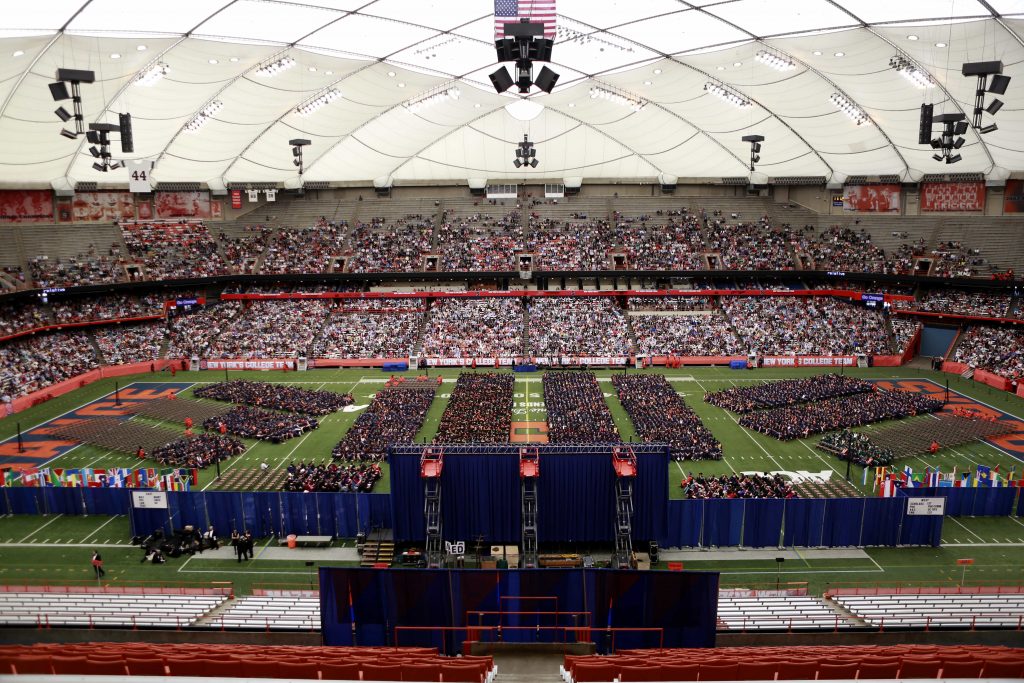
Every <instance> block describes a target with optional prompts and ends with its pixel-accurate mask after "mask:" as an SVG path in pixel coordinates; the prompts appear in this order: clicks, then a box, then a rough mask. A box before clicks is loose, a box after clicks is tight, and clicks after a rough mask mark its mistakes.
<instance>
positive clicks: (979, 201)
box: [921, 182, 985, 211]
mask: <svg viewBox="0 0 1024 683" xmlns="http://www.w3.org/2000/svg"><path fill="white" fill-rule="evenodd" d="M984 209H985V183H983V182H971V183H924V184H923V185H921V211H983V210H984Z"/></svg>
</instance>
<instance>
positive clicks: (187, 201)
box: [140, 192, 219, 218]
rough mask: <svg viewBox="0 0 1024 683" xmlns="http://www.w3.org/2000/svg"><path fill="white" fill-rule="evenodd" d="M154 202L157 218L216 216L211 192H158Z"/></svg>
mask: <svg viewBox="0 0 1024 683" xmlns="http://www.w3.org/2000/svg"><path fill="white" fill-rule="evenodd" d="M153 203H154V204H155V205H156V217H157V218H213V217H214V216H213V209H212V208H211V206H210V193H209V192H157V193H156V194H155V195H154V199H153ZM218 213H219V211H218ZM140 218H141V216H140Z"/></svg>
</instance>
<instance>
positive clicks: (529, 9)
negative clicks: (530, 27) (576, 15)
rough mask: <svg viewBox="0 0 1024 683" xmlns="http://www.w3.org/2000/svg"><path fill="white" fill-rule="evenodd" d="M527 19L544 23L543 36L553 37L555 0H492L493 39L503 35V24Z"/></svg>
mask: <svg viewBox="0 0 1024 683" xmlns="http://www.w3.org/2000/svg"><path fill="white" fill-rule="evenodd" d="M520 19H529V20H530V22H531V23H535V24H544V37H545V38H549V39H551V40H554V39H555V0H494V39H495V40H501V39H502V38H504V37H505V24H515V23H518V22H519V20H520Z"/></svg>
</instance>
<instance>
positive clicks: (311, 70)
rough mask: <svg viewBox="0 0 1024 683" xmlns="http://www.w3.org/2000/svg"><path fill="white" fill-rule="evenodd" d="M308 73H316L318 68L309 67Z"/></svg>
mask: <svg viewBox="0 0 1024 683" xmlns="http://www.w3.org/2000/svg"><path fill="white" fill-rule="evenodd" d="M307 71H309V72H310V73H316V67H315V66H311V67H309V69H307Z"/></svg>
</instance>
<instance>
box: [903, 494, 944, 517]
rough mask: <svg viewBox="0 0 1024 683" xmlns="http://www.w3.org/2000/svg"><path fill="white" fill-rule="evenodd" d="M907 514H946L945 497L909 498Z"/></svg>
mask: <svg viewBox="0 0 1024 683" xmlns="http://www.w3.org/2000/svg"><path fill="white" fill-rule="evenodd" d="M907 514H908V515H914V516H923V515H932V516H940V517H941V516H942V515H944V514H946V499H945V498H910V499H908V500H907Z"/></svg>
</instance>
